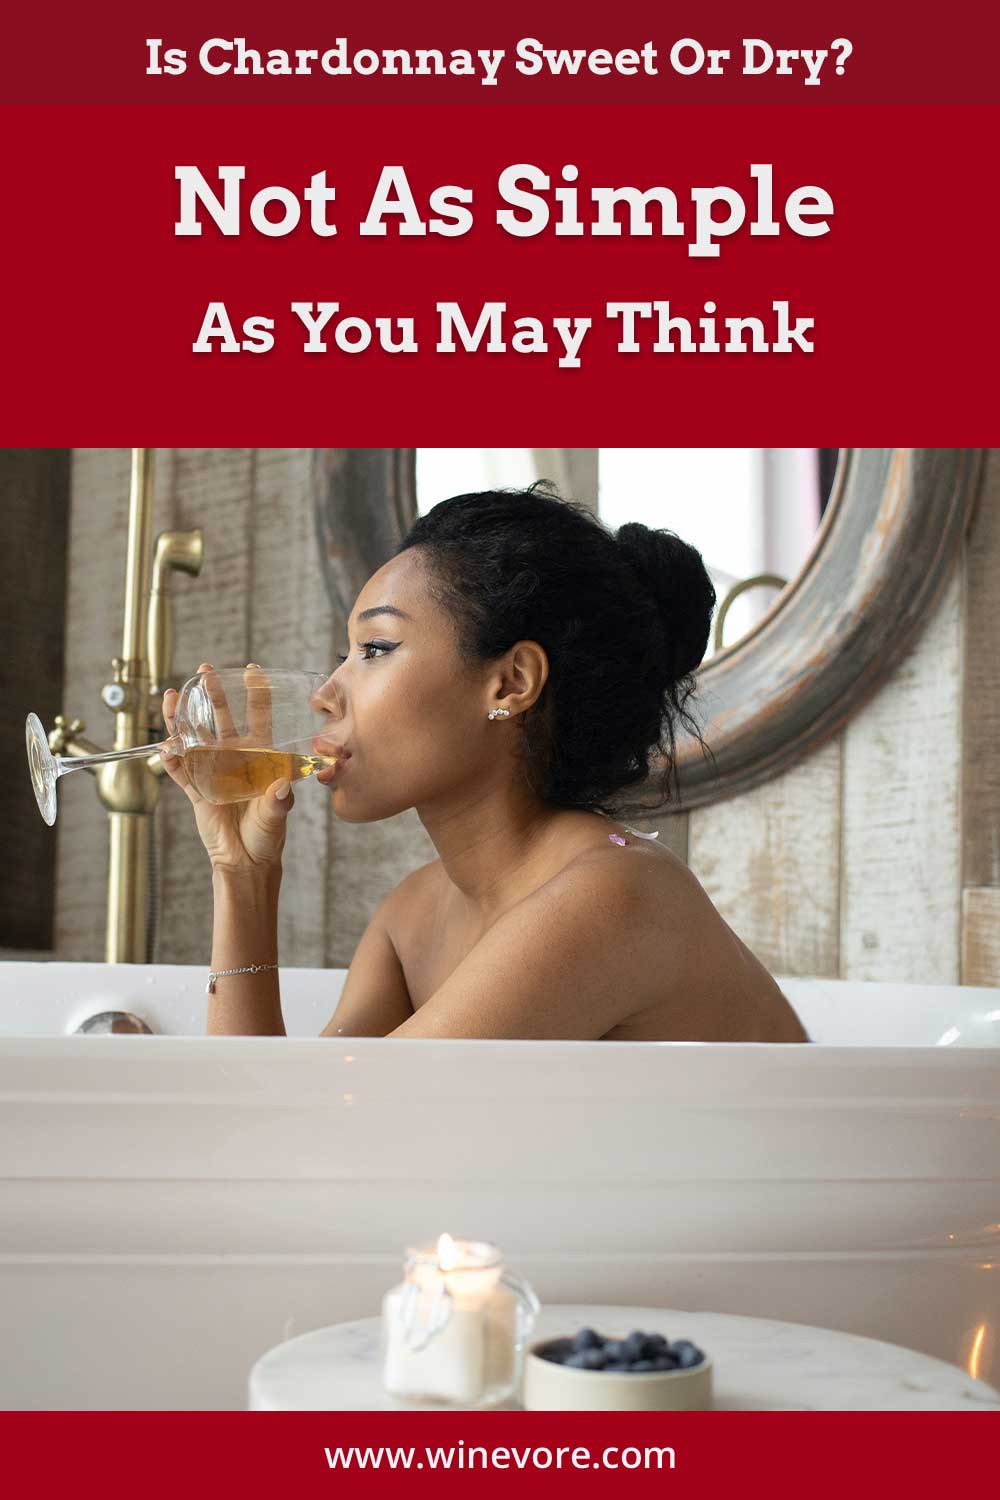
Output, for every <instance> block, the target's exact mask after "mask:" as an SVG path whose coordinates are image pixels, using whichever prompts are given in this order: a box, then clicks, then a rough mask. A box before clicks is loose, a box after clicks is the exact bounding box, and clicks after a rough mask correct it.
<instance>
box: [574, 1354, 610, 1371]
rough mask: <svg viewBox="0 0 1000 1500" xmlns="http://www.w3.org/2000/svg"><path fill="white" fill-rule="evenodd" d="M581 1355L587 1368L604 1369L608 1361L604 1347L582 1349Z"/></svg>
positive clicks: (584, 1366)
mask: <svg viewBox="0 0 1000 1500" xmlns="http://www.w3.org/2000/svg"><path fill="white" fill-rule="evenodd" d="M580 1357H581V1359H582V1360H583V1368H584V1369H585V1370H603V1369H604V1366H605V1364H606V1363H607V1356H606V1354H605V1353H604V1350H603V1349H582V1350H581V1351H580Z"/></svg>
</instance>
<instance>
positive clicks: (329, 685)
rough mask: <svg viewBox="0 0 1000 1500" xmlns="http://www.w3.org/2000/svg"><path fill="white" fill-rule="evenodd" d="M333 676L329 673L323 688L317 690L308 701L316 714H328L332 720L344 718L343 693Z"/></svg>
mask: <svg viewBox="0 0 1000 1500" xmlns="http://www.w3.org/2000/svg"><path fill="white" fill-rule="evenodd" d="M334 675H335V674H334V673H332V672H331V674H330V676H329V677H328V678H327V680H326V681H325V682H324V683H323V686H322V687H320V688H317V690H316V692H315V693H313V695H312V697H311V698H310V700H309V701H310V703H311V704H312V706H313V708H314V709H315V710H316V711H317V713H321V714H329V715H330V716H331V717H332V718H334V719H342V718H343V717H344V693H343V690H342V688H341V686H340V684H339V683H338V682H335V681H334Z"/></svg>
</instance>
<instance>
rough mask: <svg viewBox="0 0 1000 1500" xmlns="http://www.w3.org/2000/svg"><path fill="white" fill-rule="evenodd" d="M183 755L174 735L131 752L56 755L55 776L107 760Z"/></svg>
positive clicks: (179, 739) (97, 764)
mask: <svg viewBox="0 0 1000 1500" xmlns="http://www.w3.org/2000/svg"><path fill="white" fill-rule="evenodd" d="M183 753H184V741H183V740H182V739H181V736H180V735H179V734H174V735H171V736H170V738H169V739H165V740H157V742H156V743H155V744H154V745H134V746H133V747H132V749H131V750H101V751H100V752H99V753H98V754H97V755H57V756H56V757H55V762H56V767H57V774H58V775H59V776H61V775H62V774H63V772H64V771H82V770H86V768H87V767H88V766H100V765H103V764H104V762H105V761H109V760H134V759H135V758H136V757H137V756H140V755H143V756H149V755H158V754H159V755H182V754H183Z"/></svg>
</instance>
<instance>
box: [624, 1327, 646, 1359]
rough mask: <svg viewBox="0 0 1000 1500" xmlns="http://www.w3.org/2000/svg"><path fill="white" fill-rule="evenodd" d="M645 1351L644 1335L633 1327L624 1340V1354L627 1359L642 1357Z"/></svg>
mask: <svg viewBox="0 0 1000 1500" xmlns="http://www.w3.org/2000/svg"><path fill="white" fill-rule="evenodd" d="M645 1353H646V1335H645V1334H644V1333H642V1332H641V1331H640V1330H639V1329H638V1328H636V1329H633V1331H632V1332H631V1333H630V1334H629V1336H628V1338H627V1339H626V1340H625V1355H626V1358H628V1359H629V1360H635V1359H642V1358H643V1357H644V1355H645Z"/></svg>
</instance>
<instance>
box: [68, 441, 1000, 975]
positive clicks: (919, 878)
mask: <svg viewBox="0 0 1000 1500" xmlns="http://www.w3.org/2000/svg"><path fill="white" fill-rule="evenodd" d="M308 485H309V454H308V450H305V449H258V450H250V449H241V450H219V449H204V450H193V449H181V450H176V451H171V450H161V452H160V455H159V458H158V468H157V498H156V514H155V519H154V528H155V530H159V529H161V528H162V527H164V526H177V527H185V528H186V527H190V526H195V525H201V526H203V527H204V529H205V565H204V567H203V569H202V573H201V576H200V577H199V578H197V579H189V578H186V577H183V576H179V575H178V576H175V579H174V580H173V583H172V587H173V590H174V597H175V600H176V609H175V624H176V635H175V656H174V663H175V670H176V672H177V674H178V677H181V676H183V675H186V674H187V673H188V672H189V671H193V670H194V668H195V667H196V666H197V664H198V662H199V661H200V660H202V659H203V658H206V657H207V658H208V659H209V660H213V661H215V662H217V663H219V664H222V663H227V664H242V663H244V662H246V661H263V662H268V661H271V662H275V663H277V664H282V665H284V664H291V665H303V666H315V667H316V668H317V669H322V668H323V667H324V666H326V665H327V664H328V663H329V662H330V661H332V653H333V652H334V651H335V650H337V649H339V647H340V643H341V641H342V637H343V634H344V628H343V622H342V621H338V620H335V619H333V617H332V611H331V606H330V604H329V600H328V598H327V596H326V593H325V590H324V588H323V583H322V577H321V572H320V569H319V566H318V564H317V560H316V540H315V533H314V527H313V518H312V510H311V505H310V498H309V489H308ZM127 494H128V453H127V451H126V450H124V449H122V450H76V451H75V452H74V456H73V514H72V521H71V543H70V549H71V550H70V566H69V590H68V620H67V664H66V687H65V691H64V695H63V701H64V705H65V707H66V709H67V710H68V711H72V712H75V713H77V714H81V715H82V716H83V717H85V718H87V720H88V730H89V731H90V732H91V734H92V735H93V737H94V738H95V739H98V740H100V741H101V742H102V743H106V742H107V740H108V731H109V730H110V727H111V726H110V715H109V714H107V712H106V710H104V709H103V707H102V705H101V704H100V700H99V696H98V695H99V690H100V686H101V684H102V682H103V681H104V680H105V672H106V664H107V662H108V661H109V660H110V657H111V656H112V655H113V654H115V652H117V651H118V649H119V647H120V636H121V615H122V600H123V593H124V568H125V536H126V516H127ZM998 580H1000V450H991V453H990V456H989V461H988V463H987V466H986V472H985V480H984V488H983V493H982V495H981V498H980V501H979V505H978V508H977V512H976V516H975V518H974V522H973V526H972V529H971V532H970V535H969V538H968V541H967V545H966V548H965V550H964V553H963V555H962V556H961V557H960V558H959V559H957V560H956V563H955V566H954V569H953V571H952V573H951V574H950V576H949V579H948V582H947V586H946V587H945V589H944V590H943V593H942V595H941V597H940V599H939V601H938V605H937V608H936V609H935V611H934V613H933V616H932V618H931V619H930V620H929V622H928V625H927V627H926V629H925V630H924V632H923V634H922V635H921V637H920V639H919V641H918V642H917V643H916V646H915V647H914V649H913V651H912V652H911V653H910V655H909V656H908V657H907V659H906V661H905V662H904V663H903V665H902V666H901V668H900V669H899V670H898V671H897V672H896V674H895V675H894V676H893V678H892V679H891V680H890V681H889V682H888V683H887V684H885V685H884V686H883V687H882V688H881V689H880V691H879V692H878V693H876V694H875V695H874V696H873V697H872V699H871V700H870V701H869V702H868V704H867V705H866V706H865V707H864V708H863V709H862V710H861V711H860V713H859V714H858V715H857V716H856V717H855V718H854V719H853V720H852V721H851V723H850V724H849V725H848V726H847V727H846V728H845V729H844V730H843V731H842V732H841V733H840V735H838V736H837V737H836V738H835V739H833V740H831V741H829V742H828V743H827V744H826V745H824V746H823V747H821V749H820V750H818V751H817V752H815V753H814V754H812V755H811V756H809V757H808V758H807V759H806V760H804V761H802V762H800V763H799V764H798V765H797V766H795V767H793V768H792V769H791V770H789V771H788V772H786V773H785V774H784V775H783V776H781V777H779V778H777V779H776V780H775V781H772V782H770V783H768V784H767V785H765V786H763V787H759V788H756V789H755V790H753V791H751V792H748V793H746V794H744V795H743V796H741V797H737V798H731V799H727V800H726V801H724V802H719V803H717V804H715V805H713V806H711V807H707V808H698V809H696V810H694V811H693V812H691V813H688V814H682V815H680V816H676V817H670V818H660V819H653V820H646V821H644V822H643V823H642V824H641V825H638V826H642V827H644V828H654V827H658V828H659V829H660V830H661V838H662V839H663V841H664V842H668V843H669V844H670V845H671V847H673V848H674V849H675V850H676V851H677V852H678V853H679V854H681V856H682V857H684V858H686V859H688V860H689V861H690V863H691V865H692V868H693V869H694V870H695V873H696V874H697V875H698V876H699V879H701V881H702V882H703V884H704V885H705V887H706V890H707V891H708V893H709V895H710V896H711V897H712V899H713V901H714V902H715V904H716V906H717V907H718V909H719V910H720V912H721V913H722V915H723V916H724V917H725V919H726V920H727V921H728V922H729V923H730V925H731V926H732V927H733V928H734V929H735V930H736V931H737V932H738V933H739V934H740V936H741V937H742V938H743V939H744V941H745V942H747V944H748V945H749V946H750V947H751V948H752V949H753V950H754V952H755V953H757V954H758V956H759V957H760V958H761V960H762V961H763V962H764V963H765V964H766V965H767V966H768V967H769V968H770V969H771V970H772V971H773V972H776V973H781V974H796V975H810V974H811V975H820V976H829V977H838V976H839V977H841V978H849V979H893V980H909V981H914V982H918V983H930V982H957V981H961V982H963V983H967V984H1000V938H998V931H1000V733H998V729H1000V723H998V720H1000V650H998V649H997V647H998V644H1000V642H998V633H1000V627H998V620H1000V581H998ZM95 705H96V706H95ZM316 790H318V789H316V788H313V787H311V786H309V785H308V784H306V785H304V786H303V787H302V788H301V789H299V790H297V793H296V807H295V809H294V811H293V813H292V816H291V823H290V827H289V836H288V845H287V849H286V856H285V872H286V873H285V881H284V886H283V892H282V902H281V928H280V942H281V956H282V963H283V964H288V965H295V964H299V965H322V964H326V965H330V966H338V967H346V966H347V965H348V964H349V963H350V959H351V955H352V953H353V951H354V948H355V947H356V945H357V942H358V939H359V938H360V936H361V933H362V932H363V931H364V927H365V925H366V923H367V921H368V920H369V918H370V916H371V914H372V912H373V911H374V909H375V907H376V906H377V904H378V902H379V901H380V900H381V898H382V896H383V895H384V894H385V893H386V892H387V891H388V890H389V889H391V887H392V886H393V885H394V884H395V883H396V882H397V881H398V880H399V879H400V878H401V877H402V876H403V875H404V874H406V873H407V872H408V871H410V870H412V869H414V868H416V866H417V865H420V864H423V863H425V862H426V861H427V860H428V859H431V858H433V857H434V849H433V846H432V845H431V843H430V840H429V839H428V838H427V836H426V834H425V833H424V831H423V828H422V826H421V824H420V822H419V819H418V818H417V817H416V814H415V813H414V812H413V811H412V810H411V811H410V812H408V813H405V814H403V815H401V816H399V817H397V818H392V819H387V820H386V821H385V822H382V823H377V824H368V825H352V824H344V823H338V822H337V821H336V820H335V819H332V817H331V814H330V804H329V800H328V799H325V798H321V797H314V796H312V795H311V794H312V793H313V792H314V791H316ZM60 796H61V799H62V808H61V811H60V820H61V824H62V826H61V830H60V832H61V838H60V866H59V881H58V905H57V928H58V943H57V956H58V957H60V958H79V959H91V960H94V959H100V958H101V957H102V956H103V941H104V900H105V882H106V871H107V831H106V827H105V824H104V820H103V815H102V814H101V812H100V808H99V804H98V803H97V799H96V794H95V791H94V787H93V783H92V782H91V780H90V778H89V777H88V776H87V775H86V774H85V773H79V776H78V777H72V778H68V779H67V780H66V781H64V782H63V784H62V786H61V789H60ZM156 817H157V825H158V839H157V847H158V849H159V850H160V865H159V870H158V886H159V906H158V910H159V920H158V924H157V932H156V943H155V951H154V957H155V959H156V961H157V962H161V963H205V962H207V959H208V955H209V951H210V946H211V917H212V913H211V883H210V879H209V872H208V866H207V861H206V859H205V856H204V852H203V850H202V849H201V845H200V843H199V842H198V840H197V835H196V833H195V829H194V825H193V822H192V820H191V819H190V817H189V816H188V806H187V803H186V801H184V799H182V798H181V796H180V794H179V793H177V790H176V788H174V787H173V786H172V785H167V786H165V788H164V791H163V795H162V797H161V803H160V807H159V809H158V811H157V815H156Z"/></svg>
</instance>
